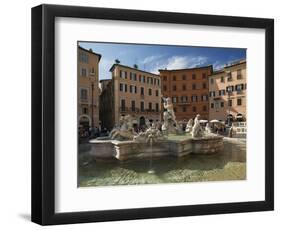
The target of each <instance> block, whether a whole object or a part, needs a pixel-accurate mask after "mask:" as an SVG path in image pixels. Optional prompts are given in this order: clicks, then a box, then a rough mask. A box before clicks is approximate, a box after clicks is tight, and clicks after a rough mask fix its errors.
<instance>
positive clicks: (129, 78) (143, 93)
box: [100, 64, 161, 129]
mask: <svg viewBox="0 0 281 230" xmlns="http://www.w3.org/2000/svg"><path fill="white" fill-rule="evenodd" d="M110 71H111V73H112V79H111V82H107V84H106V85H107V88H106V89H104V90H103V91H102V93H101V98H100V103H101V104H102V107H101V111H100V116H101V123H102V126H103V127H106V128H107V129H111V128H113V127H114V125H116V124H118V123H119V121H120V117H121V116H124V115H127V114H130V115H131V116H132V117H133V123H134V125H137V126H143V125H145V124H146V123H147V122H150V123H152V122H160V121H161V111H160V110H161V81H160V76H159V75H156V74H153V73H149V72H146V71H142V70H139V69H137V68H132V67H129V66H124V65H121V64H114V65H113V66H112V67H111V69H110Z"/></svg>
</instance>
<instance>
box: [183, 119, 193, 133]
mask: <svg viewBox="0 0 281 230" xmlns="http://www.w3.org/2000/svg"><path fill="white" fill-rule="evenodd" d="M192 127H193V119H189V121H188V122H187V125H186V128H185V132H186V133H191V131H192Z"/></svg>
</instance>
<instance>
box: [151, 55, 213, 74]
mask: <svg viewBox="0 0 281 230" xmlns="http://www.w3.org/2000/svg"><path fill="white" fill-rule="evenodd" d="M151 57H152V56H151ZM154 57H156V56H154ZM147 60H156V58H154V59H153V58H150V59H149V58H147ZM207 64H208V58H207V57H204V56H172V57H170V58H168V59H163V58H161V59H160V60H156V61H155V62H154V63H153V61H151V62H150V67H151V68H150V70H149V71H150V72H152V73H158V70H159V69H168V70H172V69H184V68H194V67H198V66H203V65H207Z"/></svg>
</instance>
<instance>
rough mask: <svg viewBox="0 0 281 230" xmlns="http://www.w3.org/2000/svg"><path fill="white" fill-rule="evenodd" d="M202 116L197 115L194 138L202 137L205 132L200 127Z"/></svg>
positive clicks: (192, 132) (192, 133) (193, 128)
mask: <svg viewBox="0 0 281 230" xmlns="http://www.w3.org/2000/svg"><path fill="white" fill-rule="evenodd" d="M199 118H200V115H199V114H197V115H196V117H195V119H194V125H193V127H192V131H191V135H192V137H202V136H203V130H202V127H201V125H200V120H199Z"/></svg>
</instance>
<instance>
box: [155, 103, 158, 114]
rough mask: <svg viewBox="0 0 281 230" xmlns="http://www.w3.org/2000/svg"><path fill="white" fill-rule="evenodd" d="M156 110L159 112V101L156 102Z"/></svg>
mask: <svg viewBox="0 0 281 230" xmlns="http://www.w3.org/2000/svg"><path fill="white" fill-rule="evenodd" d="M155 111H156V112H159V104H158V103H156V104H155Z"/></svg>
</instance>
